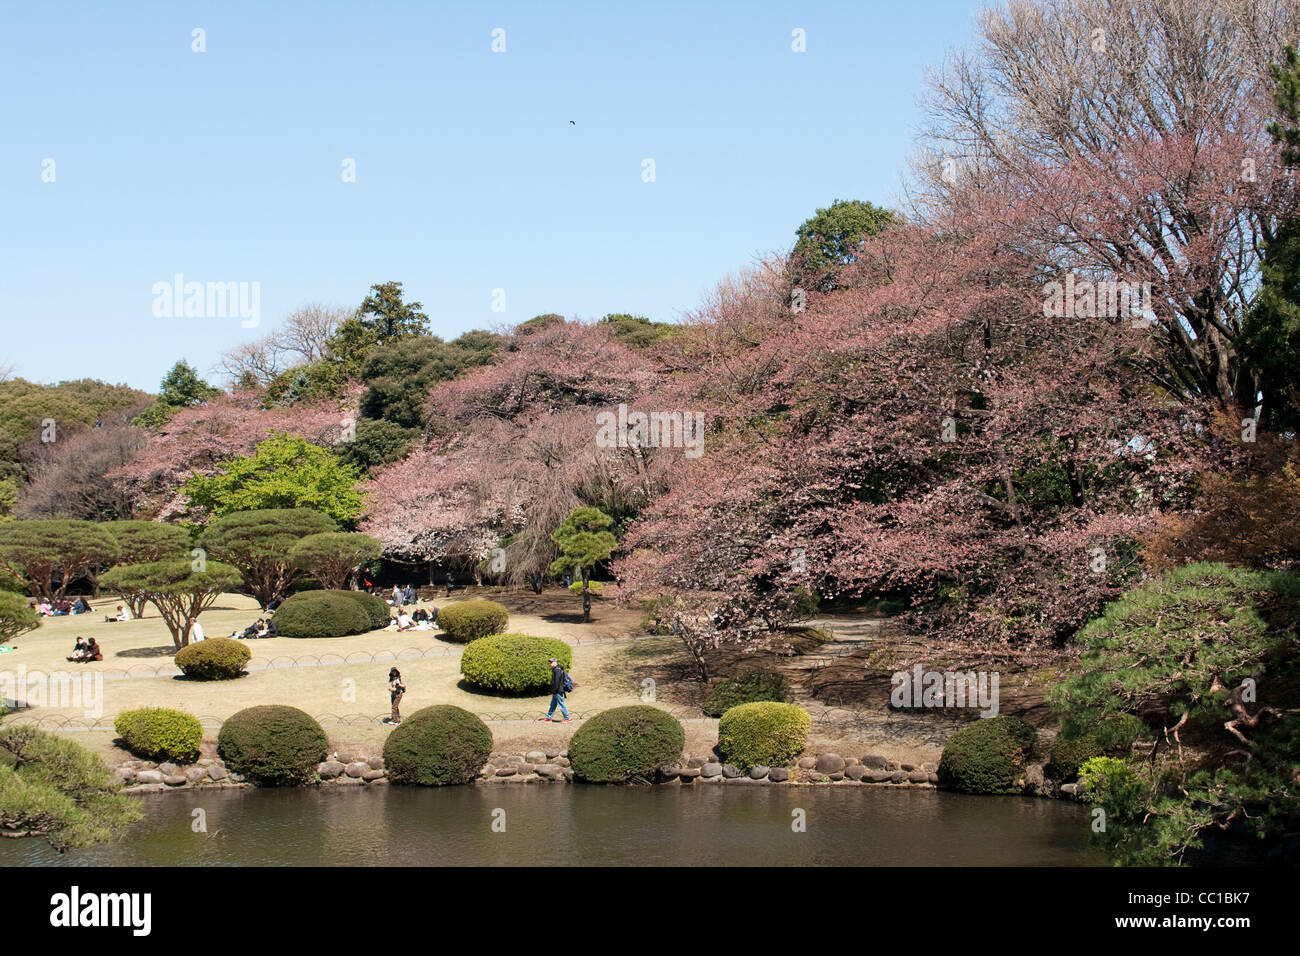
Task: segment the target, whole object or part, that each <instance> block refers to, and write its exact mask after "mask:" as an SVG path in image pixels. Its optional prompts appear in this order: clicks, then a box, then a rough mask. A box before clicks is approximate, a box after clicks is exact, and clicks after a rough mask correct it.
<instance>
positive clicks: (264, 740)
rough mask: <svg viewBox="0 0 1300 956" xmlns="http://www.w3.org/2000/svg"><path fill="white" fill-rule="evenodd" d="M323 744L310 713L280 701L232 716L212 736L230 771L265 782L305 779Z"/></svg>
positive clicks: (325, 746)
mask: <svg viewBox="0 0 1300 956" xmlns="http://www.w3.org/2000/svg"><path fill="white" fill-rule="evenodd" d="M328 748H329V741H328V740H327V738H326V737H325V731H324V730H322V729H321V725H320V724H318V723H316V721H315V720H314V719H313V718H312V716H311V715H310V714H308V713H305V712H303V711H301V710H299V709H298V708H297V707H287V706H285V705H283V704H263V705H261V706H259V707H249V708H247V709H245V710H241V711H239V712H238V713H236V714H232V715H231V716H230V717H228V718H227V719H226V722H225V723H224V724H222V725H221V732H220V733H219V734H218V735H217V749H218V752H219V753H220V754H221V758H222V759H223V760H224V761H225V762H226V766H227V767H228V768H229V769H230V770H232V771H233V772H235V773H241V774H243V775H244V776H246V777H249V778H250V779H253V780H256V781H257V782H258V783H262V784H267V785H270V786H292V785H295V784H302V783H309V782H311V781H312V780H314V779H315V776H316V765H317V764H319V763H320V762H321V761H322V760H324V759H325V752H326V750H327V749H328Z"/></svg>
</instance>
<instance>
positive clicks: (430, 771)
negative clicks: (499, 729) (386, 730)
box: [384, 704, 492, 787]
mask: <svg viewBox="0 0 1300 956" xmlns="http://www.w3.org/2000/svg"><path fill="white" fill-rule="evenodd" d="M491 753H492V731H490V730H488V727H487V724H485V723H483V721H481V720H479V718H478V717H476V716H474V715H473V714H471V713H470V712H469V711H467V710H463V709H461V708H460V707H453V706H451V705H450V704H439V705H436V706H433V707H425V708H424V709H423V710H417V711H416V712H415V713H414V714H412V715H411V716H410V717H407V718H406V719H405V720H403V721H402V723H401V726H399V727H397V728H395V729H394V730H393V732H392V733H391V734H389V735H388V740H386V741H385V742H384V767H385V769H386V770H387V771H388V779H389V780H391V781H392V782H393V783H399V784H400V783H407V784H419V785H421V786H425V787H444V786H448V785H454V784H460V783H469V782H470V781H471V780H473V779H474V778H475V777H477V776H478V774H479V771H480V770H482V769H483V765H484V764H485V763H487V759H488V757H489V756H490V755H491Z"/></svg>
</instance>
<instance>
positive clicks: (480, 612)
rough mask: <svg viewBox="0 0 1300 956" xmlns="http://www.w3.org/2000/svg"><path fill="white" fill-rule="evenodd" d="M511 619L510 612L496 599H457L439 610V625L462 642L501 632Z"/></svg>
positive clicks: (453, 637)
mask: <svg viewBox="0 0 1300 956" xmlns="http://www.w3.org/2000/svg"><path fill="white" fill-rule="evenodd" d="M509 621H510V612H509V611H507V610H506V609H505V607H504V606H502V605H500V604H497V603H496V602H495V601H457V602H456V603H455V604H448V605H447V606H445V607H443V608H442V609H440V610H439V611H438V626H439V627H440V628H442V629H443V630H444V631H446V632H447V636H448V637H449V638H451V639H452V640H453V641H460V642H461V643H462V644H467V643H469V642H470V641H473V640H477V639H478V638H480V637H487V636H488V635H490V634H500V633H501V632H502V631H504V630H505V629H506V624H508V623H509Z"/></svg>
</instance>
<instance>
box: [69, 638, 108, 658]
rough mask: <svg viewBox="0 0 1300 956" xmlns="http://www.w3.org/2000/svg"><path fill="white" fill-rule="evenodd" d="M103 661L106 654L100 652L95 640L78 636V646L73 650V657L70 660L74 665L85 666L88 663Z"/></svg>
mask: <svg viewBox="0 0 1300 956" xmlns="http://www.w3.org/2000/svg"><path fill="white" fill-rule="evenodd" d="M103 659H104V652H103V651H102V650H100V647H99V644H98V643H96V641H95V639H94V638H93V637H92V638H91V639H90V640H86V639H85V638H84V637H82V636H80V635H78V636H77V643H76V646H74V647H73V648H72V656H71V657H69V658H68V660H70V661H72V662H73V663H74V664H85V663H87V662H88V661H102V660H103Z"/></svg>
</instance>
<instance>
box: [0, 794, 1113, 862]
mask: <svg viewBox="0 0 1300 956" xmlns="http://www.w3.org/2000/svg"><path fill="white" fill-rule="evenodd" d="M140 799H141V801H142V805H143V807H144V810H145V817H144V819H142V820H141V821H140V822H138V823H136V824H133V825H132V826H131V828H130V829H129V830H128V831H127V833H126V835H125V836H124V837H123V838H122V839H119V840H117V841H115V842H113V843H111V844H108V845H104V846H99V847H94V848H91V849H87V850H70V851H68V852H67V853H65V854H63V855H62V856H60V855H59V854H58V853H56V852H54V851H53V850H52V849H50V847H49V846H48V844H46V843H45V842H43V841H39V840H34V839H24V840H0V866H22V865H68V866H100V865H114V866H149V865H162V866H268V865H289V866H385V865H387V866H440V865H527V866H535V865H555V864H567V865H614V866H665V865H666V866H671V865H696V866H754V865H783V866H819V865H848V866H872V865H876V866H1091V865H1105V862H1106V861H1105V860H1104V858H1103V857H1102V856H1101V854H1100V853H1099V852H1098V851H1096V850H1094V849H1092V848H1091V847H1090V846H1089V844H1088V833H1089V819H1090V818H1089V816H1088V813H1087V808H1086V807H1083V806H1081V805H1079V804H1074V803H1068V802H1064V801H1056V800H1040V799H1034V798H1030V797H971V796H963V795H959V794H951V793H941V792H936V791H933V790H919V789H917V790H913V789H905V788H901V787H900V788H896V789H895V788H887V787H875V786H873V787H870V788H867V787H847V786H845V787H785V786H752V787H750V786H743V787H742V786H736V785H732V784H727V785H725V786H724V785H712V786H706V785H698V784H697V785H695V786H693V787H653V788H627V787H590V786H561V785H554V784H552V785H520V784H502V785H489V786H482V785H480V786H467V787H449V788H445V789H432V788H431V789H425V788H418V787H387V786H383V787H346V788H344V787H326V788H316V789H305V790H270V789H268V790H254V791H236V790H218V789H213V790H209V791H206V792H205V791H202V790H199V791H186V792H182V793H163V794H156V795H149V796H144V797H141V798H140ZM198 811H201V812H198ZM799 820H802V822H803V830H802V832H797V831H796V830H795V828H794V824H796V823H797V822H798V821H799ZM200 822H203V823H204V824H205V825H206V830H207V832H196V829H200V830H201V828H199V827H198V824H199V823H200ZM494 827H495V829H494Z"/></svg>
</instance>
